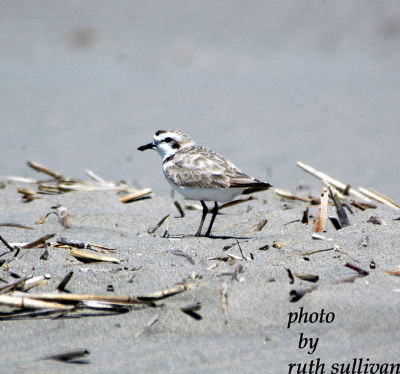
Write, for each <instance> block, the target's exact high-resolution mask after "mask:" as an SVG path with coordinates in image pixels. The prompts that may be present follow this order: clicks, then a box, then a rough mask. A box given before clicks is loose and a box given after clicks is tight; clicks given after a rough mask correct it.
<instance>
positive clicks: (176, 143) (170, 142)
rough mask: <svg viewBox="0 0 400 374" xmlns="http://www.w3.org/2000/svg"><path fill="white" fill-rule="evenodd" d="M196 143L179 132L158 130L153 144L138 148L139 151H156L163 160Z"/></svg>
mask: <svg viewBox="0 0 400 374" xmlns="http://www.w3.org/2000/svg"><path fill="white" fill-rule="evenodd" d="M194 144H195V143H194V141H193V140H192V139H190V137H189V135H187V134H185V133H184V132H183V131H179V130H158V131H157V132H156V133H155V134H154V138H153V142H152V143H149V144H145V145H142V146H141V147H139V148H138V150H139V151H145V150H146V149H154V150H155V151H157V152H158V153H159V154H160V155H161V157H162V158H163V160H165V159H166V158H168V157H170V156H172V155H174V154H175V153H176V152H177V151H178V150H180V149H182V148H184V147H189V146H192V145H194Z"/></svg>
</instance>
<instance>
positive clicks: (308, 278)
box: [293, 273, 319, 283]
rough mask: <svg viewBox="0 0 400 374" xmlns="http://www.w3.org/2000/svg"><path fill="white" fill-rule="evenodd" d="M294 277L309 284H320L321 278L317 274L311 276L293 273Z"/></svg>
mask: <svg viewBox="0 0 400 374" xmlns="http://www.w3.org/2000/svg"><path fill="white" fill-rule="evenodd" d="M293 275H294V276H295V277H296V278H299V279H301V280H304V281H307V282H313V283H315V282H318V281H319V276H318V275H316V274H309V273H293Z"/></svg>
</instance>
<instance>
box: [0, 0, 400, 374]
mask: <svg viewBox="0 0 400 374" xmlns="http://www.w3.org/2000/svg"><path fill="white" fill-rule="evenodd" d="M0 6H1V12H0V20H1V22H0V35H1V38H0V47H1V58H0V70H1V72H2V77H3V79H2V89H1V90H0V113H1V118H0V128H1V136H0V159H1V160H2V162H1V169H0V181H6V176H7V175H23V176H31V177H38V175H37V174H36V173H35V172H34V171H32V170H30V169H28V168H27V166H26V164H25V162H26V161H27V160H36V161H39V162H41V163H43V164H45V165H48V166H50V167H52V168H54V169H56V170H58V171H60V172H62V173H65V175H69V176H71V177H77V178H85V179H87V177H86V176H85V174H84V171H85V169H91V170H94V171H95V172H96V173H98V174H99V175H100V176H102V177H103V178H105V179H107V180H113V181H119V180H121V179H123V180H126V181H127V182H128V183H129V185H134V186H139V187H148V186H149V187H152V188H153V190H154V192H155V195H154V196H153V197H152V198H151V199H148V200H143V201H139V202H135V203H132V204H128V205H124V204H121V203H120V202H119V197H118V196H117V194H116V193H115V192H90V193H84V192H74V193H67V194H64V195H59V196H43V198H42V199H40V200H36V201H34V202H31V203H29V204H23V203H22V202H21V200H20V196H19V195H18V194H17V192H16V189H17V187H19V186H22V185H21V184H18V183H17V184H14V183H12V184H8V185H7V187H6V188H5V189H2V190H0V223H4V222H17V223H20V224H25V225H30V226H34V228H35V230H34V231H33V230H32V231H27V230H22V229H14V228H5V227H2V228H1V230H0V232H1V234H2V235H3V236H4V237H5V238H6V239H7V240H9V241H10V242H28V241H30V240H34V239H36V238H38V237H39V236H41V235H45V234H48V233H51V232H55V233H57V235H58V236H66V237H68V238H71V239H76V240H82V241H93V242H96V243H100V244H104V245H108V246H111V247H115V248H117V251H116V254H115V256H116V257H118V258H120V259H121V260H122V262H121V264H119V265H116V264H90V265H88V264H78V262H77V261H76V260H74V261H71V257H70V256H69V255H68V253H67V252H66V251H65V250H61V249H57V250H56V249H54V250H51V251H50V256H49V259H48V260H47V261H43V260H40V259H39V258H40V255H41V253H42V251H43V249H37V248H34V249H30V250H26V251H24V253H23V254H20V255H19V256H18V258H17V259H16V260H14V261H12V262H10V269H11V271H13V272H15V273H18V274H21V275H31V274H35V275H43V274H46V273H49V274H51V279H50V280H49V281H48V283H47V285H46V287H45V288H44V289H43V291H52V290H54V289H55V287H56V286H57V284H58V283H59V282H60V280H61V279H62V278H63V277H64V276H65V275H66V274H67V273H68V272H69V271H71V270H73V271H74V276H73V278H72V280H71V282H70V284H69V285H68V289H69V290H70V291H71V292H77V293H78V292H87V293H101V294H103V293H107V294H110V293H109V292H107V291H106V288H107V285H109V284H112V285H113V286H114V289H115V294H119V295H138V294H146V293H149V292H153V291H158V290H161V289H165V288H168V287H171V286H173V285H174V284H175V283H177V282H181V281H182V280H183V279H184V278H187V277H189V276H191V274H192V273H193V272H194V273H195V274H197V275H198V276H199V278H197V279H196V280H195V281H194V282H193V285H194V287H193V288H192V289H191V290H188V291H186V292H184V293H182V294H179V295H176V296H173V297H171V298H169V299H166V300H164V301H163V303H164V304H165V308H164V309H163V310H162V311H161V315H160V318H159V321H158V322H157V323H156V324H155V325H154V326H152V327H151V328H150V329H149V330H147V331H146V332H144V333H143V335H142V336H140V337H139V338H137V339H135V338H134V335H135V334H136V333H137V332H138V331H140V330H141V329H142V328H143V326H145V325H146V323H147V322H148V321H149V320H150V319H151V318H153V317H154V315H156V314H157V313H160V310H159V309H156V310H153V309H144V310H138V311H131V312H129V313H126V314H119V315H113V316H93V315H87V316H84V317H82V318H73V315H72V314H71V316H69V317H68V316H67V317H66V318H61V319H55V320H52V319H37V320H23V321H0V329H1V334H0V372H7V373H10V372H15V373H39V372H65V373H71V372H81V371H82V370H88V371H89V372H93V373H99V372H104V373H112V372H119V373H121V372H122V373H124V372H134V371H135V372H149V373H165V372H175V373H192V372H204V373H209V372H233V371H234V372H244V373H258V372H262V373H277V374H282V373H287V372H288V364H289V363H295V362H298V363H300V362H310V360H311V359H314V360H315V359H317V358H321V360H322V361H323V362H324V363H326V370H325V371H326V372H328V373H329V372H330V371H329V367H330V365H331V364H332V363H334V362H337V363H341V362H346V363H348V362H351V360H352V359H353V358H363V359H364V362H365V360H366V359H367V358H369V359H370V362H380V363H385V362H386V363H391V362H396V360H399V355H398V345H399V337H400V333H399V329H398V325H399V317H398V310H399V306H400V305H399V304H400V298H399V292H398V291H397V290H399V289H400V281H399V278H397V277H394V276H390V275H387V274H385V273H383V271H385V270H396V269H398V265H400V262H399V255H398V250H399V241H400V239H399V225H400V221H394V220H393V219H394V218H396V217H398V216H399V215H400V214H399V213H398V212H396V211H394V210H391V209H389V208H384V207H382V206H379V208H378V210H376V211H371V210H369V211H365V212H361V211H359V210H357V209H355V210H354V214H352V215H350V221H351V223H352V225H351V226H350V227H348V228H345V229H343V230H339V231H336V230H335V229H334V228H333V226H332V225H331V223H329V222H328V224H327V227H326V233H325V234H324V235H325V236H327V237H329V238H331V239H332V241H316V240H313V239H311V233H312V227H311V226H304V225H302V224H301V223H299V222H295V223H290V224H288V225H285V224H286V223H288V222H291V221H293V220H298V219H300V218H301V216H302V212H303V210H304V209H305V207H306V204H305V203H301V202H292V201H281V199H280V198H278V197H277V196H276V195H275V194H274V192H273V191H272V190H271V191H268V192H262V193H258V194H256V195H255V197H257V199H256V200H253V201H250V202H247V203H245V204H241V205H237V206H234V207H231V208H228V209H226V210H224V211H222V213H223V214H221V215H219V216H218V217H217V220H216V224H215V230H216V231H215V235H221V236H222V235H225V236H228V237H231V238H225V239H223V238H217V239H208V238H194V237H185V238H182V239H172V238H170V239H168V238H163V237H162V233H163V231H164V229H165V228H164V226H163V227H161V228H160V229H159V230H158V231H157V232H156V233H155V234H154V235H149V234H147V230H148V228H150V227H153V226H154V225H155V224H156V223H157V222H158V221H159V220H160V219H161V218H162V217H163V216H165V215H166V214H170V215H171V219H170V227H169V232H170V233H171V234H192V233H194V232H195V230H196V228H197V225H198V222H199V219H200V212H198V211H186V217H185V218H177V217H178V215H179V214H178V212H177V210H176V208H175V207H174V205H173V200H172V199H171V198H170V196H169V194H170V190H169V186H168V184H167V183H166V182H165V181H164V179H163V176H162V173H161V170H160V159H159V157H158V155H156V154H154V153H151V152H145V153H140V152H138V151H136V148H137V146H139V145H142V144H144V143H147V142H149V141H150V140H151V137H152V134H153V133H154V131H155V130H158V129H163V128H178V129H182V130H184V131H187V132H188V133H189V134H191V135H192V136H193V138H194V139H195V140H196V141H197V142H198V143H200V144H204V145H206V146H209V147H210V148H213V149H215V150H217V151H218V152H220V153H222V154H223V155H225V156H227V157H228V158H230V159H231V160H232V161H234V162H235V163H236V164H237V165H238V166H239V167H240V168H242V169H243V170H244V171H246V172H248V173H249V174H251V175H254V176H256V177H258V178H260V179H263V180H265V181H267V182H270V183H272V184H273V185H274V186H277V187H281V188H285V189H289V190H291V191H295V189H296V187H297V186H298V185H299V184H305V185H306V186H308V188H310V190H312V191H313V194H314V195H318V193H319V192H320V190H321V184H320V183H319V182H318V181H317V180H315V179H313V178H312V177H310V176H308V175H306V174H305V173H304V172H302V171H301V170H299V169H298V168H296V166H295V163H296V161H299V160H301V161H303V162H306V163H309V164H311V165H312V166H314V167H315V168H317V169H320V170H323V171H325V172H327V173H328V174H330V175H331V176H333V177H336V178H338V179H340V180H342V181H343V182H345V183H348V184H351V185H352V186H354V187H358V186H365V187H373V188H375V189H377V190H378V191H380V192H382V193H384V194H387V195H389V196H391V197H392V198H393V199H395V200H397V201H398V200H399V187H398V185H399V173H398V160H399V157H398V140H399V133H400V132H399V118H398V103H399V102H400V87H399V86H400V83H399V82H400V81H399V71H398V67H399V66H400V45H399V44H400V43H399V41H400V31H399V30H400V28H399V24H400V23H399V19H400V8H399V7H398V3H397V1H386V2H364V1H361V0H357V1H352V2H348V1H344V0H343V1H334V2H333V1H325V2H320V1H311V2H294V1H292V2H273V1H269V2H257V3H252V4H249V3H245V2H228V1H221V2H218V3H217V4H215V3H214V2H186V1H172V2H171V1H169V2H167V3H165V2H141V1H135V2H130V3H118V5H117V4H114V3H113V4H110V3H108V2H99V1H96V2H95V1H85V2H78V1H69V2H64V1H40V2H34V1H19V2H15V1H0ZM307 192H308V189H307V188H306V189H305V190H304V191H299V192H298V193H300V194H306V193H307ZM176 198H179V199H180V201H181V203H182V205H184V204H186V203H187V202H186V201H183V200H181V198H180V197H176ZM264 201H267V203H265V202H264ZM55 204H63V205H65V206H66V207H67V208H68V209H69V211H70V213H71V215H72V219H71V222H72V228H70V229H68V230H65V229H63V228H62V227H61V226H60V225H59V223H58V222H57V220H56V218H55V216H53V215H52V216H50V217H49V218H48V220H47V221H46V222H45V223H44V224H43V225H35V224H34V222H35V221H36V220H37V219H38V218H40V217H41V216H42V215H43V214H45V213H46V212H48V211H49V210H50V207H51V206H53V205H55ZM329 209H330V212H329V213H330V214H332V215H335V212H334V210H333V208H332V207H330V208H329ZM316 210H317V208H316V207H312V208H311V213H312V214H313V215H314V216H315V214H316ZM371 215H376V216H378V217H380V218H381V219H383V220H384V221H385V222H386V225H380V226H375V225H373V224H372V223H367V220H368V219H369V217H370V216H371ZM264 218H266V219H267V220H268V223H267V225H266V226H265V227H264V229H263V230H262V231H261V232H258V233H254V234H251V235H250V234H249V232H250V230H251V228H252V227H254V225H256V224H257V223H258V222H259V221H260V220H261V219H264ZM221 229H222V230H221ZM217 230H221V231H217ZM365 235H366V236H368V238H369V243H368V246H367V247H366V248H363V247H362V245H361V240H362V238H363V237H364V236H365ZM234 237H249V239H240V243H241V247H242V249H243V252H244V254H245V256H246V257H250V253H252V254H253V256H254V259H253V260H250V259H249V260H247V261H236V264H235V265H233V266H230V265H228V264H227V263H225V262H220V261H215V260H209V258H212V257H216V256H224V255H226V251H224V250H223V248H224V246H227V245H231V244H235V243H236V240H235V239H234ZM53 241H54V239H52V240H51V241H50V242H53ZM274 241H278V242H287V243H286V244H285V245H284V246H283V247H282V248H281V249H278V248H273V247H272V244H273V243H274ZM266 244H268V245H269V246H270V247H269V249H268V250H266V251H260V250H259V249H258V248H260V247H262V246H264V245H266ZM335 245H336V246H338V248H339V249H340V250H341V251H342V252H337V251H326V252H321V253H318V254H314V255H310V256H309V261H305V260H304V259H303V256H300V255H299V254H301V253H302V252H305V251H312V250H321V249H327V248H332V247H334V246H335ZM169 250H182V251H185V252H186V253H188V254H190V255H191V256H192V257H193V258H194V259H195V264H194V265H192V264H190V263H189V262H188V261H187V260H186V259H185V258H183V257H177V256H175V255H173V254H172V253H170V252H168V251H169ZM6 252H7V250H6V249H5V248H4V247H3V246H2V244H0V254H3V253H6ZM228 252H231V253H233V254H234V255H237V256H240V252H239V251H238V248H237V246H234V247H232V248H230V249H229V250H228ZM1 258H2V259H7V260H10V259H12V258H13V257H12V254H7V253H6V254H4V255H3V256H2V257H1ZM371 260H374V261H375V263H376V269H369V264H370V262H371ZM346 262H350V263H353V264H356V265H358V266H360V267H361V268H363V269H366V270H368V271H370V275H369V276H367V277H365V278H360V279H357V280H356V281H355V282H354V283H341V284H333V283H334V282H335V281H337V280H340V279H343V278H346V277H348V276H351V275H353V274H354V273H355V272H354V271H353V270H351V269H348V268H346V267H344V264H345V263H346ZM239 263H241V264H242V265H243V268H244V272H243V274H242V277H243V281H242V282H238V281H236V280H231V279H230V277H229V276H226V275H222V274H223V273H226V272H231V271H232V270H233V269H234V267H235V266H236V265H237V264H239ZM212 264H217V265H218V267H217V268H215V269H211V270H207V269H208V268H209V267H210V266H211V265H212ZM137 267H142V268H141V269H140V270H138V271H133V270H132V268H137ZM126 268H127V269H126ZM286 268H290V269H291V270H292V272H297V273H314V274H318V275H319V276H320V281H319V282H318V284H319V285H320V286H319V288H318V289H317V290H315V291H314V292H312V293H311V294H307V295H306V296H305V297H304V298H302V299H301V300H300V301H299V302H297V303H290V302H289V291H290V290H291V289H292V288H293V287H296V288H297V287H308V286H309V285H310V284H309V283H307V282H305V281H300V280H299V279H296V280H295V284H294V285H290V284H289V278H288V275H287V272H286ZM133 276H135V277H134V278H133V280H132V283H129V282H128V281H129V280H131V279H132V277H133ZM0 278H5V279H7V280H12V278H11V279H10V275H9V273H8V272H6V271H5V269H4V268H1V269H0ZM224 281H226V282H227V283H228V296H229V299H228V300H229V305H228V316H227V324H226V325H225V322H224V316H223V314H222V311H221V306H220V292H221V285H222V283H223V282H224ZM1 285H2V283H0V286H1ZM193 302H201V303H202V309H201V311H200V312H199V313H200V315H201V316H202V320H200V321H196V320H194V319H192V318H191V317H189V316H187V315H185V314H183V313H182V312H181V311H180V307H182V306H185V305H188V304H190V303H193ZM300 307H303V308H304V310H305V311H307V312H310V313H311V312H319V311H321V309H324V310H325V311H326V312H327V311H330V312H334V313H335V316H336V318H335V321H334V322H333V323H331V324H326V323H324V324H319V323H318V324H306V325H303V324H295V325H293V326H292V327H291V328H290V329H287V321H288V313H289V312H295V311H298V310H299V308H300ZM1 311H2V312H3V311H5V309H3V308H2V309H1ZM89 314H90V313H89ZM301 332H304V334H305V336H306V337H319V338H320V341H319V343H318V347H317V349H316V351H315V353H314V354H313V355H308V354H307V353H306V352H305V350H300V349H298V347H297V345H298V342H299V334H300V333H301ZM75 349H88V350H89V351H90V352H91V354H90V356H89V360H90V365H86V366H79V365H72V364H70V365H69V364H64V363H57V362H54V361H40V360H38V359H39V358H41V357H44V356H48V355H50V354H57V353H62V352H64V351H70V350H75ZM36 360H38V361H36ZM322 361H321V362H322ZM292 373H294V371H292Z"/></svg>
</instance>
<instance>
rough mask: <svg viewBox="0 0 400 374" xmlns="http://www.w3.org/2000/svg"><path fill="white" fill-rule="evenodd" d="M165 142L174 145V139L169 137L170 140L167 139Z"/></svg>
mask: <svg viewBox="0 0 400 374" xmlns="http://www.w3.org/2000/svg"><path fill="white" fill-rule="evenodd" d="M164 142H166V143H172V142H174V139H172V138H170V137H168V138H165V139H164Z"/></svg>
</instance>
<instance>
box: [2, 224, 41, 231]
mask: <svg viewBox="0 0 400 374" xmlns="http://www.w3.org/2000/svg"><path fill="white" fill-rule="evenodd" d="M0 227H14V228H17V229H25V230H35V229H34V228H33V227H29V226H25V225H20V224H19V223H0Z"/></svg>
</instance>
